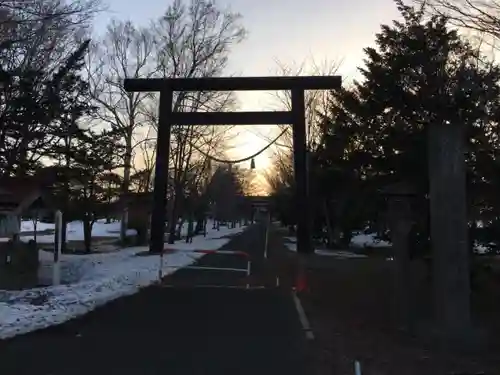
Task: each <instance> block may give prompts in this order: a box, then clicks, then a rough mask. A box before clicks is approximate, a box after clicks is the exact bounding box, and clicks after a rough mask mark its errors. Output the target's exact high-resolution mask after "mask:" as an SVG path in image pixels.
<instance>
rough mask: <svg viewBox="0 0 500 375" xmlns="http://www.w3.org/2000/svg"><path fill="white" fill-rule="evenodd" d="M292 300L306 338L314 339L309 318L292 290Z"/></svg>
mask: <svg viewBox="0 0 500 375" xmlns="http://www.w3.org/2000/svg"><path fill="white" fill-rule="evenodd" d="M292 297H293V301H294V302H295V308H296V309H297V313H298V314H299V319H300V324H302V328H303V330H304V332H305V333H306V339H308V340H314V333H313V331H312V329H311V325H310V324H309V320H308V319H307V316H306V313H305V311H304V308H303V307H302V303H301V302H300V299H299V297H297V293H295V292H294V291H293V292H292Z"/></svg>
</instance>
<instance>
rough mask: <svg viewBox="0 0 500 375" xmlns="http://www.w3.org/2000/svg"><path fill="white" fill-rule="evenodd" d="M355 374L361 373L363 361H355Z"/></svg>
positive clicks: (359, 374)
mask: <svg viewBox="0 0 500 375" xmlns="http://www.w3.org/2000/svg"><path fill="white" fill-rule="evenodd" d="M354 374H355V375H361V363H359V361H354Z"/></svg>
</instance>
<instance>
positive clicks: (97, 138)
mask: <svg viewBox="0 0 500 375" xmlns="http://www.w3.org/2000/svg"><path fill="white" fill-rule="evenodd" d="M119 141H120V135H119V134H117V132H115V131H106V130H105V131H101V132H96V131H93V130H91V129H89V130H84V131H83V130H80V131H78V132H76V133H75V140H74V144H73V145H72V148H71V151H70V156H71V164H70V168H69V171H70V179H71V184H70V186H71V189H70V207H71V209H72V213H73V215H76V218H77V219H80V220H82V222H83V228H84V245H85V251H86V252H90V251H91V245H92V228H93V225H94V223H95V222H96V221H97V220H98V219H100V218H103V217H105V216H106V215H107V214H108V208H109V196H108V193H109V190H108V186H107V183H108V179H109V171H112V170H115V169H116V168H119V167H120V166H121V165H120V164H121V163H119V162H118V160H117V152H120V150H121V146H120V144H119V143H120V142H119Z"/></svg>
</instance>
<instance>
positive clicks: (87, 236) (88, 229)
mask: <svg viewBox="0 0 500 375" xmlns="http://www.w3.org/2000/svg"><path fill="white" fill-rule="evenodd" d="M92 224H93V223H92V222H91V221H90V219H89V218H88V217H87V215H85V217H84V219H83V243H84V246H85V252H86V253H87V254H88V253H90V252H91V250H92V248H91V247H92Z"/></svg>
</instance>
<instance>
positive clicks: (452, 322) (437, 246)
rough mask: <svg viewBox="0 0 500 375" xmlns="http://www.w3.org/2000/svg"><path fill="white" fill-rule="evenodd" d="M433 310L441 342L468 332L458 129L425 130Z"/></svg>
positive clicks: (462, 169)
mask: <svg viewBox="0 0 500 375" xmlns="http://www.w3.org/2000/svg"><path fill="white" fill-rule="evenodd" d="M428 132H429V133H428V136H429V138H428V158H429V160H428V163H429V164H428V165H429V193H430V217H431V244H432V253H433V262H432V263H433V282H434V286H433V289H434V308H435V318H436V324H437V327H441V328H442V329H443V330H444V332H443V333H444V334H445V335H446V338H454V339H466V337H465V335H467V334H469V333H470V329H471V315H470V274H469V254H468V249H469V246H468V240H467V236H468V233H467V232H468V228H467V210H466V164H465V155H464V154H465V152H464V151H465V144H464V142H465V129H464V126H463V124H445V123H440V124H432V125H430V126H429V127H428Z"/></svg>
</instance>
